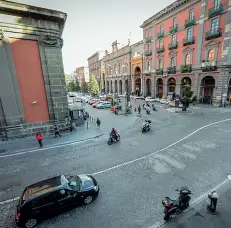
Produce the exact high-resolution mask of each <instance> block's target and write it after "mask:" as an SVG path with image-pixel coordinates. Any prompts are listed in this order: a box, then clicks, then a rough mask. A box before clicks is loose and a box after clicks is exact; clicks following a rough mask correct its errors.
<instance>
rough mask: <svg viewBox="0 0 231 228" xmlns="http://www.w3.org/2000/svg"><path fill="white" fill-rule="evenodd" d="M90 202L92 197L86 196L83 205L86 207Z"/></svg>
mask: <svg viewBox="0 0 231 228" xmlns="http://www.w3.org/2000/svg"><path fill="white" fill-rule="evenodd" d="M92 201H93V197H92V196H87V197H85V198H84V200H83V203H84V204H85V205H88V204H90V203H91V202H92Z"/></svg>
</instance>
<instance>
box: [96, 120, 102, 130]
mask: <svg viewBox="0 0 231 228" xmlns="http://www.w3.org/2000/svg"><path fill="white" fill-rule="evenodd" d="M100 124H101V121H100V119H99V118H97V120H96V125H97V128H100Z"/></svg>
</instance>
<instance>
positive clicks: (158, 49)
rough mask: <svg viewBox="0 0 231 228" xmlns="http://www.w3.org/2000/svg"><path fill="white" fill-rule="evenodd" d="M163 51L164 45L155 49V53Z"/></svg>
mask: <svg viewBox="0 0 231 228" xmlns="http://www.w3.org/2000/svg"><path fill="white" fill-rule="evenodd" d="M164 51H165V49H164V46H163V47H159V48H157V49H156V52H157V53H161V52H164Z"/></svg>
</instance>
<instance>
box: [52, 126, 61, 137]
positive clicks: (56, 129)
mask: <svg viewBox="0 0 231 228" xmlns="http://www.w3.org/2000/svg"><path fill="white" fill-rule="evenodd" d="M54 130H55V138H57V135H58V136H59V137H61V136H62V135H60V134H59V129H58V127H57V126H56V125H55V126H54Z"/></svg>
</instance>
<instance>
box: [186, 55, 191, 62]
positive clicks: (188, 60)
mask: <svg viewBox="0 0 231 228" xmlns="http://www.w3.org/2000/svg"><path fill="white" fill-rule="evenodd" d="M189 64H191V56H190V54H187V55H186V56H185V65H189Z"/></svg>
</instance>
